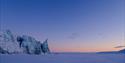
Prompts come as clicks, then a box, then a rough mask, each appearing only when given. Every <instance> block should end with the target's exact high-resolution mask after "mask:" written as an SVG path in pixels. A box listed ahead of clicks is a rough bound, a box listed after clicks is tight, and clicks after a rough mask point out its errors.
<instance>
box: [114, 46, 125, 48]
mask: <svg viewBox="0 0 125 63" xmlns="http://www.w3.org/2000/svg"><path fill="white" fill-rule="evenodd" d="M123 47H125V46H116V47H115V48H123Z"/></svg>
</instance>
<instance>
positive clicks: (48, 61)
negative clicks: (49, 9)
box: [0, 53, 125, 63]
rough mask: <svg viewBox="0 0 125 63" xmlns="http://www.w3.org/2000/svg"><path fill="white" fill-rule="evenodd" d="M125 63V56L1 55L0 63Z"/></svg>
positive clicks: (67, 54)
mask: <svg viewBox="0 0 125 63" xmlns="http://www.w3.org/2000/svg"><path fill="white" fill-rule="evenodd" d="M10 62H11V63H125V54H96V53H65V54H61V53H58V54H49V55H0V63H10Z"/></svg>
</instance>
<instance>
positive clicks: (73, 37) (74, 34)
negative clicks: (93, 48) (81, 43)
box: [69, 33, 79, 39]
mask: <svg viewBox="0 0 125 63" xmlns="http://www.w3.org/2000/svg"><path fill="white" fill-rule="evenodd" d="M78 37H79V34H78V33H72V34H71V35H70V36H69V38H70V39H76V38H78Z"/></svg>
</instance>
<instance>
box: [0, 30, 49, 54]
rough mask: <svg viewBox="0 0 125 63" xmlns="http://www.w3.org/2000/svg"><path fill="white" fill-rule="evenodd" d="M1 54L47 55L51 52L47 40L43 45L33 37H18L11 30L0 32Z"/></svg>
mask: <svg viewBox="0 0 125 63" xmlns="http://www.w3.org/2000/svg"><path fill="white" fill-rule="evenodd" d="M0 53H2V54H18V53H24V54H45V53H50V50H49V47H48V41H47V40H45V41H44V42H43V43H42V42H40V41H37V40H36V39H35V38H33V37H31V36H27V35H22V36H16V35H14V34H13V33H12V32H11V31H10V30H5V31H0Z"/></svg>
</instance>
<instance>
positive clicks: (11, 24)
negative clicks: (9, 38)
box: [0, 0, 125, 52]
mask: <svg viewBox="0 0 125 63" xmlns="http://www.w3.org/2000/svg"><path fill="white" fill-rule="evenodd" d="M0 8H1V20H0V25H1V28H2V29H10V30H11V31H12V32H13V33H16V34H18V35H23V34H25V35H29V36H33V37H34V38H36V39H37V40H40V41H44V40H45V39H46V38H48V39H49V47H50V49H51V51H55V52H96V51H111V50H118V48H114V47H116V46H124V45H125V39H124V38H125V37H124V35H125V34H124V33H125V26H124V25H125V22H124V21H125V19H124V18H125V1H124V0H1V7H0Z"/></svg>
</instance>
